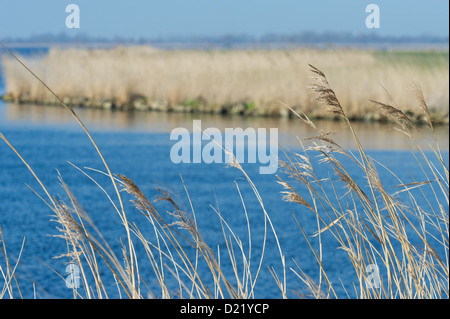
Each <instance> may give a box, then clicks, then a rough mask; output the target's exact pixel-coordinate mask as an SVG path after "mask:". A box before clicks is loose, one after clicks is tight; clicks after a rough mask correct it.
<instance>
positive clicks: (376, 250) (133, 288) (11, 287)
mask: <svg viewBox="0 0 450 319" xmlns="http://www.w3.org/2000/svg"><path fill="white" fill-rule="evenodd" d="M19 62H21V61H20V60H19ZM23 66H25V65H23ZM30 72H31V70H30ZM310 74H312V75H313V81H314V82H313V83H312V85H310V93H311V94H312V95H313V96H314V98H315V100H316V102H317V103H319V104H323V105H324V108H325V109H327V111H328V112H331V113H332V114H334V115H336V116H339V117H341V118H342V120H344V121H345V122H346V123H347V124H348V129H349V130H350V131H351V133H352V136H353V139H354V143H355V149H356V152H355V153H352V152H351V151H348V150H345V149H343V148H341V147H340V146H339V143H338V142H337V141H334V140H333V137H332V135H330V134H329V133H328V132H324V131H321V130H320V129H319V128H317V127H316V126H315V124H314V123H313V121H311V119H310V118H309V117H307V116H306V115H305V114H304V113H297V112H295V111H294V110H291V111H293V112H295V114H296V116H298V117H299V119H300V120H302V121H304V122H306V123H307V124H308V125H311V126H312V127H314V128H315V129H317V132H318V134H317V136H315V137H311V138H312V139H313V140H314V141H315V142H316V143H315V144H314V145H313V146H308V147H304V148H303V151H304V152H303V153H302V154H289V153H288V152H285V153H284V154H285V160H284V162H283V163H284V164H283V167H284V168H285V174H284V175H281V174H280V176H279V183H280V184H281V187H282V188H283V190H282V194H281V195H282V196H283V198H284V199H285V200H286V201H288V202H291V203H292V205H293V207H295V208H296V209H295V211H294V214H293V221H294V222H295V221H296V222H297V223H298V227H299V235H301V234H303V236H304V239H305V241H306V243H307V244H308V245H309V247H310V249H311V255H310V258H312V259H313V260H316V261H317V272H316V273H314V274H312V273H311V272H307V271H304V270H303V269H302V268H301V265H300V263H299V262H297V261H295V260H294V261H293V263H294V265H295V266H292V267H291V266H289V264H290V262H289V261H287V260H286V256H285V254H284V252H283V247H282V245H281V244H280V242H279V241H278V235H277V231H278V230H277V229H275V228H274V226H273V224H272V221H271V216H270V212H268V211H266V209H265V206H264V198H261V196H260V194H259V192H258V189H257V187H256V185H255V184H254V183H253V181H252V179H251V178H250V176H249V175H248V174H247V173H246V172H245V170H244V169H243V168H242V166H241V165H240V163H238V162H237V161H234V162H233V163H232V164H231V166H233V167H234V168H235V169H238V170H239V171H240V172H241V173H242V176H243V177H244V179H245V180H246V181H247V183H248V184H249V185H250V187H251V190H252V192H253V194H254V196H255V197H256V199H257V201H258V202H259V204H260V208H261V211H262V217H263V220H264V236H263V242H262V243H258V244H259V246H260V247H262V252H261V254H260V255H258V256H255V254H254V253H253V254H252V245H251V241H250V244H249V245H247V246H245V245H243V242H242V240H241V239H240V238H239V237H237V236H236V234H235V233H234V232H233V230H232V229H231V228H230V227H229V226H228V224H227V222H226V220H225V219H224V218H223V217H222V214H221V212H220V211H219V210H218V209H214V208H213V210H214V211H215V212H216V213H217V217H218V222H219V223H220V224H221V227H222V231H223V236H224V239H225V246H226V247H224V248H223V250H224V251H225V257H224V256H223V255H222V254H221V253H220V252H219V251H218V250H217V251H216V249H215V248H213V247H217V246H216V245H210V244H209V243H207V242H206V241H205V240H204V239H203V237H202V234H201V232H200V230H199V229H198V227H197V223H196V217H195V210H194V209H193V205H192V203H191V205H190V207H191V211H189V212H188V211H183V210H182V209H181V208H180V206H179V205H178V204H177V202H176V200H175V199H174V198H173V197H172V196H171V195H170V194H168V193H167V192H164V191H162V190H160V189H157V190H156V191H157V192H158V194H159V195H158V196H157V198H156V200H157V201H159V202H164V203H166V204H167V205H168V207H169V209H167V210H165V211H164V212H162V211H160V210H158V209H157V208H156V206H155V201H154V200H150V199H148V198H147V197H146V195H145V194H143V192H142V191H141V190H140V189H139V187H138V185H136V184H135V183H134V182H133V181H132V180H131V179H129V178H128V177H126V176H123V175H114V174H113V173H112V172H111V170H110V169H109V166H108V164H107V162H106V161H105V160H104V158H103V156H102V153H101V151H100V149H99V147H98V146H97V145H96V143H95V141H94V140H93V139H92V137H91V135H90V134H89V131H88V130H87V129H86V127H84V125H83V124H82V122H81V121H80V120H79V118H78V117H77V115H76V113H75V112H74V111H73V110H72V109H71V108H69V107H68V106H67V105H66V104H65V103H64V102H63V100H62V99H60V98H59V97H58V96H57V95H55V98H57V99H59V101H60V103H61V105H62V106H63V107H65V108H67V110H68V111H69V112H71V114H72V115H73V116H74V118H75V120H77V121H79V123H80V125H82V127H83V129H84V130H85V132H86V134H87V136H88V138H90V140H91V142H92V145H93V146H94V148H95V150H96V151H97V153H98V155H99V156H100V158H101V159H102V161H103V164H104V168H105V169H104V171H103V172H101V171H98V170H96V172H97V173H102V174H104V175H105V176H106V177H108V179H109V181H110V183H111V184H112V186H113V187H112V189H113V191H112V193H109V192H107V191H106V185H101V184H100V183H99V182H97V181H96V180H95V179H94V178H93V177H92V173H93V171H92V170H86V169H80V168H79V170H80V172H81V173H82V174H84V175H86V176H87V177H88V178H90V179H92V181H93V182H95V183H96V184H97V185H98V187H99V188H100V189H101V190H102V191H103V192H104V193H105V198H106V199H107V200H108V201H109V203H110V206H111V210H112V211H113V212H115V214H117V215H118V216H119V217H120V220H121V223H122V227H123V230H124V234H125V237H124V238H123V239H120V242H121V247H122V248H121V254H122V257H121V258H119V257H118V256H117V255H116V254H117V252H115V251H113V250H112V249H111V248H110V245H109V243H108V242H107V241H106V240H105V239H104V237H103V236H102V234H101V231H100V230H99V229H98V228H97V226H98V225H94V224H93V223H92V221H91V220H90V218H89V216H88V215H87V214H86V213H85V211H84V210H83V208H82V206H81V204H80V203H79V202H78V200H77V199H76V198H75V196H74V195H73V193H72V192H71V190H70V189H69V187H68V186H67V185H66V184H65V183H64V181H63V180H62V178H61V177H59V178H60V184H61V186H62V188H63V190H64V192H65V194H66V195H67V196H66V198H68V201H67V202H63V201H61V200H59V199H58V198H57V197H55V196H53V195H51V194H50V193H49V191H48V190H47V188H46V187H45V185H44V184H43V183H42V181H41V180H40V178H39V176H38V174H37V173H36V172H35V171H34V170H33V168H32V167H30V166H29V165H28V164H27V161H26V159H24V158H23V157H22V156H21V155H20V153H19V152H18V151H17V150H16V149H15V148H14V146H13V145H12V144H11V143H10V142H9V141H8V140H7V139H6V137H5V136H3V135H2V134H1V133H0V137H1V138H2V139H3V140H4V142H6V143H7V145H9V147H10V148H11V150H12V151H13V152H15V153H16V154H17V156H18V158H19V159H20V160H21V161H22V162H23V163H24V164H25V166H26V167H27V169H28V170H29V171H30V173H31V174H32V175H33V176H34V178H35V179H36V180H37V182H38V183H39V185H40V186H41V188H42V189H41V190H39V191H38V190H36V194H43V195H39V196H41V198H42V200H43V201H44V203H45V204H46V205H47V206H48V207H49V209H50V210H52V211H53V214H54V220H55V221H56V222H57V223H58V224H59V230H60V237H61V238H63V239H64V240H65V241H66V243H67V252H65V253H64V254H63V256H62V257H63V258H68V259H69V260H70V261H71V262H72V263H73V264H76V265H77V266H78V267H79V269H80V278H81V281H82V285H81V288H79V289H76V288H75V287H74V289H73V296H74V298H108V297H109V295H110V292H109V291H108V289H107V288H106V287H107V285H105V282H107V281H111V278H112V281H113V282H115V283H116V285H115V287H116V289H117V291H118V292H119V294H120V296H122V297H127V298H145V297H149V296H150V297H154V298H255V297H256V298H257V297H260V296H257V295H255V293H254V291H255V287H256V286H257V285H258V284H259V278H260V274H261V272H262V271H264V269H263V268H262V261H263V259H264V254H265V251H266V245H267V243H268V241H267V238H268V236H273V237H274V239H275V241H273V242H274V243H275V245H276V246H277V247H276V250H277V251H278V253H279V267H278V268H275V267H273V268H272V267H271V268H270V269H269V270H268V271H270V273H271V274H272V276H273V278H274V285H276V286H277V287H278V288H279V290H280V298H287V296H288V294H287V293H288V286H291V283H289V282H287V281H286V278H287V272H292V273H294V274H296V275H297V276H298V278H299V280H301V281H302V282H303V283H304V284H305V285H306V287H307V288H308V290H309V291H308V292H305V293H303V294H301V296H302V297H313V298H339V297H342V296H339V295H337V293H336V289H335V288H336V285H339V284H341V283H336V282H333V281H332V280H330V278H329V276H328V274H327V269H326V267H325V266H324V264H325V261H324V260H323V256H324V252H323V249H324V246H323V245H322V239H323V237H324V236H325V235H331V237H332V238H333V240H334V241H335V243H336V248H339V249H341V250H343V251H344V252H345V253H347V255H348V260H349V262H350V264H351V265H352V266H353V269H354V272H355V278H356V281H355V283H354V285H353V289H354V292H355V295H356V298H361V299H365V298H448V278H449V268H448V266H449V261H448V238H449V233H448V226H449V202H448V190H449V184H448V179H449V172H448V163H447V162H445V160H444V157H443V155H442V154H441V152H440V149H439V145H438V144H437V145H431V144H429V148H430V150H431V155H429V154H428V153H425V151H424V150H423V149H422V148H421V147H420V146H419V144H416V145H417V149H416V150H415V152H412V153H411V156H413V157H414V158H415V159H416V160H417V161H419V162H420V163H421V165H422V168H423V172H422V173H423V174H420V178H419V172H417V176H415V175H414V176H413V178H415V181H414V182H413V183H403V182H402V181H401V180H398V185H397V186H398V187H397V191H396V192H395V193H390V192H389V191H388V190H387V188H386V185H384V181H383V180H381V179H380V177H379V176H380V175H379V174H378V170H379V169H380V168H384V166H383V165H382V164H381V163H377V162H376V161H374V160H373V159H371V158H369V156H368V155H367V153H366V152H365V150H364V148H363V145H361V144H360V142H359V140H358V133H357V132H356V131H354V130H353V127H352V124H351V121H350V119H349V117H348V115H347V107H346V106H345V105H344V104H343V103H342V102H341V100H340V99H339V98H338V95H337V94H336V93H335V91H334V89H332V87H331V85H330V83H329V81H328V79H327V77H326V76H325V74H324V73H323V72H322V71H320V70H319V69H317V68H316V67H313V66H311V68H310ZM32 75H33V73H32ZM38 81H40V79H39V78H38ZM310 84H311V83H310ZM47 88H48V90H49V91H50V92H53V91H52V90H51V89H50V88H49V87H47ZM52 94H53V93H52ZM414 97H415V98H416V100H417V103H419V105H420V108H419V109H420V110H421V112H422V113H423V116H424V118H425V119H427V123H428V129H430V130H432V131H433V130H434V126H433V122H432V121H431V115H430V113H429V108H428V105H427V104H426V101H425V99H424V98H423V93H422V91H421V88H420V86H418V85H417V86H416V87H415V90H414ZM373 104H374V105H375V106H377V107H379V108H380V109H381V111H382V112H383V113H384V114H385V115H386V116H388V117H390V118H392V120H393V121H394V122H395V123H396V124H397V126H398V129H399V130H400V131H401V132H403V133H405V134H407V135H408V136H411V138H412V139H414V138H419V139H420V138H421V131H420V130H419V129H418V128H417V127H416V126H415V125H414V123H413V122H412V121H411V120H410V119H409V118H408V117H407V116H406V114H405V113H403V111H401V110H400V109H399V108H397V107H396V106H393V105H390V104H384V103H381V102H378V101H374V102H373ZM283 151H284V150H283ZM230 155H232V154H230ZM316 156H319V163H317V162H316V161H314V160H313V157H314V158H315V157H316ZM436 163H438V164H436ZM316 165H325V166H327V167H329V169H330V171H332V172H333V173H334V174H333V175H328V176H325V177H324V176H320V174H319V173H318V172H317V166H316ZM348 165H352V166H355V167H356V169H357V172H358V176H359V175H362V176H363V182H361V183H358V182H357V177H356V176H354V175H353V174H350V173H349V171H350V170H348ZM391 174H392V175H393V176H394V177H396V173H395V172H391ZM423 176H426V179H423ZM326 184H327V185H328V186H331V188H330V187H328V188H327V187H325V185H326ZM183 185H184V182H183ZM341 186H345V187H346V188H345V189H342V187H341ZM184 187H185V189H186V193H187V194H188V198H190V197H189V192H188V191H187V189H188V187H187V186H186V185H184ZM330 189H331V190H332V191H331V192H330ZM237 191H238V192H239V193H240V189H239V187H238V188H237ZM124 192H126V193H128V196H130V197H131V200H132V201H133V204H134V207H135V209H137V210H138V211H139V212H141V213H142V214H143V215H144V216H145V218H146V219H147V221H148V223H149V224H150V225H151V229H152V234H148V233H144V232H142V231H141V230H140V228H139V227H138V225H136V224H135V223H133V222H131V221H130V220H129V218H128V214H129V212H126V210H125V206H124ZM399 194H406V195H407V196H406V198H407V201H404V200H401V199H400V197H399V196H398V195H399ZM430 194H431V195H430ZM422 196H423V197H425V198H426V203H427V204H426V206H424V207H422V206H420V205H419V200H418V199H419V197H422ZM241 198H242V197H241ZM243 204H244V206H243V207H244V208H245V203H244V202H243ZM244 211H245V215H246V216H247V212H246V210H244ZM303 214H313V216H315V218H316V220H317V229H315V230H310V229H304V227H303V226H302V224H301V222H300V221H301V215H303ZM248 220H249V219H248V218H247V221H248ZM248 231H249V238H251V237H252V236H251V225H250V224H248ZM312 231H315V233H314V235H313V236H311V232H312ZM0 235H1V230H0ZM292 240H296V239H295V238H292ZM2 244H3V246H1V252H2V254H3V264H4V265H5V266H3V268H1V267H2V266H1V265H2V264H1V263H0V274H1V275H2V276H1V277H0V278H3V279H4V280H3V288H2V291H1V293H2V295H0V296H1V297H5V296H9V297H11V298H13V297H20V296H21V294H20V289H21V288H22V289H23V287H20V283H19V282H18V281H17V280H16V276H15V270H16V266H17V264H12V263H11V262H10V259H8V254H7V252H6V245H5V243H4V242H3V241H2ZM138 245H140V246H142V247H143V248H144V251H145V254H144V255H138V254H137V249H136V247H137V246H138ZM302 258H306V257H304V256H303V257H302ZM123 260H124V261H123ZM144 260H147V262H149V263H150V264H151V267H152V269H153V273H154V277H153V278H143V277H142V276H141V274H140V271H139V269H140V268H139V266H140V265H141V264H142V263H143V262H144ZM225 264H227V266H229V267H227V268H228V269H232V270H233V271H232V273H231V274H230V273H228V272H225V271H224V270H223V269H225V266H224V265H225ZM370 265H377V267H379V269H380V270H381V273H382V276H380V281H379V282H378V284H377V285H373V284H371V282H370V279H371V278H369V277H370V276H369V274H368V272H367V269H368V268H367V267H368V266H370ZM255 266H256V267H255ZM102 267H106V269H108V271H107V272H104V271H100V269H102ZM200 269H203V271H200ZM204 269H207V271H204ZM168 277H171V278H172V279H173V278H174V279H175V282H176V283H177V287H176V288H175V289H173V288H171V287H170V285H169V284H168V282H169V280H168ZM313 278H316V279H313ZM152 280H153V281H156V282H157V289H155V288H153V289H151V288H149V286H148V282H150V281H152ZM368 280H369V281H368ZM17 291H19V293H18V292H17ZM350 294H351V293H350V292H349V295H350ZM344 297H345V296H344Z"/></svg>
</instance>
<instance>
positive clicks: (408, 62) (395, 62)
mask: <svg viewBox="0 0 450 319" xmlns="http://www.w3.org/2000/svg"><path fill="white" fill-rule="evenodd" d="M22 60H23V61H24V62H25V63H26V64H27V65H29V66H31V67H32V69H33V70H34V71H35V73H36V74H37V75H38V76H39V77H40V78H41V79H42V80H43V81H44V82H45V83H47V84H48V85H49V86H50V87H52V89H53V90H54V91H55V93H56V94H57V95H58V96H60V97H61V98H62V99H63V100H64V101H65V102H66V104H68V105H71V106H78V105H81V106H83V105H84V106H88V107H103V108H120V109H139V110H162V111H177V112H211V113H231V114H245V115H264V116H270V115H273V116H289V115H292V112H289V110H288V109H287V108H286V107H285V106H284V105H283V103H284V104H288V105H289V106H291V107H292V108H293V109H294V110H295V111H297V112H303V113H305V114H307V115H308V116H309V117H310V118H321V117H329V113H326V112H324V110H323V109H322V108H320V107H318V105H317V103H316V102H315V101H314V100H312V99H310V97H309V95H308V89H307V86H308V85H309V74H308V72H307V71H306V69H307V63H311V64H313V65H321V67H322V68H324V69H326V70H327V74H328V77H329V78H330V79H332V80H333V83H335V85H334V89H335V91H336V92H337V93H338V94H339V96H340V99H341V101H342V103H343V104H345V105H346V106H347V115H348V117H349V118H350V119H355V120H356V119H360V120H362V119H365V120H380V119H386V118H385V117H384V116H380V114H379V112H377V111H376V110H375V109H374V107H373V105H372V104H371V103H369V102H368V99H372V100H377V101H386V100H388V101H390V100H395V101H396V102H397V104H398V105H399V107H400V108H401V109H402V110H403V111H404V112H405V113H407V114H408V116H410V117H411V118H413V119H414V120H424V119H423V117H422V114H421V113H418V112H417V108H416V107H415V101H414V99H413V98H412V94H410V93H409V91H410V86H411V83H412V82H413V81H417V80H420V82H421V84H422V89H423V92H424V94H425V96H426V97H427V101H428V104H429V110H430V113H431V114H432V116H433V118H434V119H435V120H439V121H441V120H442V119H444V120H446V119H448V107H449V104H448V101H449V95H448V92H449V91H448V87H449V72H448V70H449V64H448V61H449V60H448V52H377V51H364V50H356V49H355V50H352V49H333V50H331V49H330V50H318V49H292V50H233V51H217V50H212V51H200V50H199V51H166V50H156V49H153V48H151V47H126V48H125V47H118V48H113V49H95V50H88V49H67V50H60V49H52V50H50V52H49V53H48V54H47V55H46V56H43V57H40V58H36V57H35V58H33V57H27V58H22ZM3 69H4V78H5V84H6V90H7V94H6V95H5V97H4V98H5V99H9V100H15V101H18V102H20V101H22V102H38V103H44V104H55V103H56V104H57V103H58V101H57V100H56V99H55V97H54V96H53V95H52V94H50V93H49V92H48V91H47V90H46V89H45V88H44V87H43V86H42V85H39V83H36V81H34V80H33V79H32V78H31V77H30V75H29V74H28V73H27V72H26V71H24V70H23V69H21V68H19V67H18V66H17V64H15V63H14V62H13V61H10V60H9V59H4V61H3ZM386 88H389V94H388V93H387V91H386ZM423 122H424V121H423Z"/></svg>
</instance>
